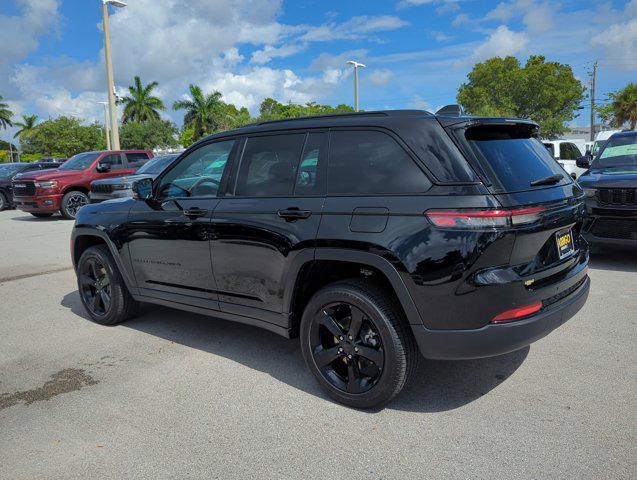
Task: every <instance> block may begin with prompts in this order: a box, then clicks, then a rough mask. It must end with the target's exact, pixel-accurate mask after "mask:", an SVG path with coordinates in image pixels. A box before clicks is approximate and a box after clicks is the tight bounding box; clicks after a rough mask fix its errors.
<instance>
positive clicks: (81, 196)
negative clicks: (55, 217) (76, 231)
mask: <svg viewBox="0 0 637 480" xmlns="http://www.w3.org/2000/svg"><path fill="white" fill-rule="evenodd" d="M87 203H88V196H87V195H86V194H85V193H84V192H80V191H78V190H72V191H70V192H68V193H67V194H66V195H64V197H63V198H62V208H61V209H60V213H61V214H62V216H63V217H64V218H68V219H74V218H75V217H76V216H77V212H78V211H79V210H80V208H82V207H83V206H84V205H86V204H87Z"/></svg>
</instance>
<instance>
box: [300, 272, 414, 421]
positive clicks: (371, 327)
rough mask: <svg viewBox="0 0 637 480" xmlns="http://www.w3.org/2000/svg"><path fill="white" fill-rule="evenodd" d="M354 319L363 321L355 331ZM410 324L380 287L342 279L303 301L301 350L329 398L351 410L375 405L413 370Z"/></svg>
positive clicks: (395, 391)
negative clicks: (304, 305) (305, 303)
mask: <svg viewBox="0 0 637 480" xmlns="http://www.w3.org/2000/svg"><path fill="white" fill-rule="evenodd" d="M352 307H353V308H352ZM357 312H361V313H357ZM354 318H358V322H356V323H358V325H362V326H359V328H358V333H356V326H353V325H352V320H351V319H354ZM330 319H331V320H336V322H335V323H332V322H330ZM352 328H353V330H352ZM409 328H410V327H409V325H408V324H407V321H406V319H405V318H404V317H403V314H402V312H401V310H400V308H399V307H398V305H396V303H395V301H394V299H393V298H392V297H391V296H390V295H388V294H387V293H386V292H385V291H383V289H382V288H380V287H379V286H377V285H375V284H373V283H371V282H369V281H367V280H359V279H352V280H345V281H341V282H336V283H333V284H330V285H328V286H326V287H324V288H323V289H321V290H319V291H318V292H317V293H316V294H315V295H314V296H313V297H312V298H311V299H310V301H309V302H308V304H307V305H306V307H305V310H304V312H303V317H302V319H301V329H300V330H301V332H300V337H301V351H302V353H303V358H304V359H305V363H306V364H307V366H308V368H309V369H310V371H311V372H312V374H313V375H314V377H315V378H316V380H317V381H318V383H319V385H320V386H321V387H322V388H323V390H325V392H326V393H327V394H328V395H329V396H330V397H331V398H333V399H334V400H336V401H337V402H339V403H342V404H345V405H348V406H350V407H354V408H362V409H364V408H377V407H380V406H382V405H384V404H386V403H387V402H389V401H390V400H391V399H392V398H394V397H395V396H396V395H398V393H399V392H400V391H401V390H402V388H403V387H404V385H405V383H406V382H407V380H408V378H410V377H411V376H412V374H413V372H414V371H415V370H416V367H417V364H418V360H419V358H420V353H419V352H418V347H417V346H416V342H415V339H414V337H413V334H412V332H411V330H410V329H409ZM350 332H354V335H353V336H352V337H351V338H350V337H349V335H348V334H349V333H350ZM352 338H353V339H352ZM379 341H380V344H379ZM334 349H336V351H335V350H334ZM338 349H341V350H338ZM356 352H358V353H356ZM332 358H333V360H332ZM371 359H374V361H372V360H371ZM328 362H329V363H328ZM345 372H347V373H345ZM352 373H353V374H352ZM357 375H358V376H359V377H360V379H357ZM352 379H353V380H352Z"/></svg>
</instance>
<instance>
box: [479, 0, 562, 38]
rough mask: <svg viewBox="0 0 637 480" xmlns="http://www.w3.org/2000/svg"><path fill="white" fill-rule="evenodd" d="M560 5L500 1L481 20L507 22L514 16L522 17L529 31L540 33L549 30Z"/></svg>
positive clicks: (517, 0) (533, 0) (518, 0)
mask: <svg viewBox="0 0 637 480" xmlns="http://www.w3.org/2000/svg"><path fill="white" fill-rule="evenodd" d="M559 8H560V5H559V4H557V3H549V2H548V1H543V2H538V1H536V0H514V1H511V2H500V3H498V4H497V5H496V7H495V8H494V9H493V10H491V11H490V12H488V13H487V14H486V15H485V16H484V18H482V20H481V21H483V22H491V21H496V22H499V23H507V22H509V21H511V20H513V19H516V18H522V22H523V23H524V25H525V26H526V27H527V29H528V31H529V32H530V33H542V32H546V31H548V30H550V29H551V28H552V26H553V19H554V18H555V15H556V13H557V12H558V11H559Z"/></svg>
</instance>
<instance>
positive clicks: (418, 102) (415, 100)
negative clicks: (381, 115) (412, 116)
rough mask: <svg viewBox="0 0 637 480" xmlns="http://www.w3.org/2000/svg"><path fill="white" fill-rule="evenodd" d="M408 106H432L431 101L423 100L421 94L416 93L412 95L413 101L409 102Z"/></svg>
mask: <svg viewBox="0 0 637 480" xmlns="http://www.w3.org/2000/svg"><path fill="white" fill-rule="evenodd" d="M407 106H408V107H410V108H415V109H417V110H429V109H430V108H431V103H429V102H427V101H426V100H423V98H422V97H421V96H420V95H414V96H412V97H411V101H410V102H409V103H408V104H407Z"/></svg>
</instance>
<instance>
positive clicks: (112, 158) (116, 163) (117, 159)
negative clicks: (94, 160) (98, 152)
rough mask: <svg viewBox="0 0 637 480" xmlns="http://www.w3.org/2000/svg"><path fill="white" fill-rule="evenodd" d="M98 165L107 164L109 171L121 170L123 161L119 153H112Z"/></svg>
mask: <svg viewBox="0 0 637 480" xmlns="http://www.w3.org/2000/svg"><path fill="white" fill-rule="evenodd" d="M99 163H108V164H109V165H110V166H111V170H121V169H123V168H124V161H123V160H122V156H121V155H120V154H119V153H112V154H110V155H106V156H105V157H103V158H101V159H100V161H99Z"/></svg>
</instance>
